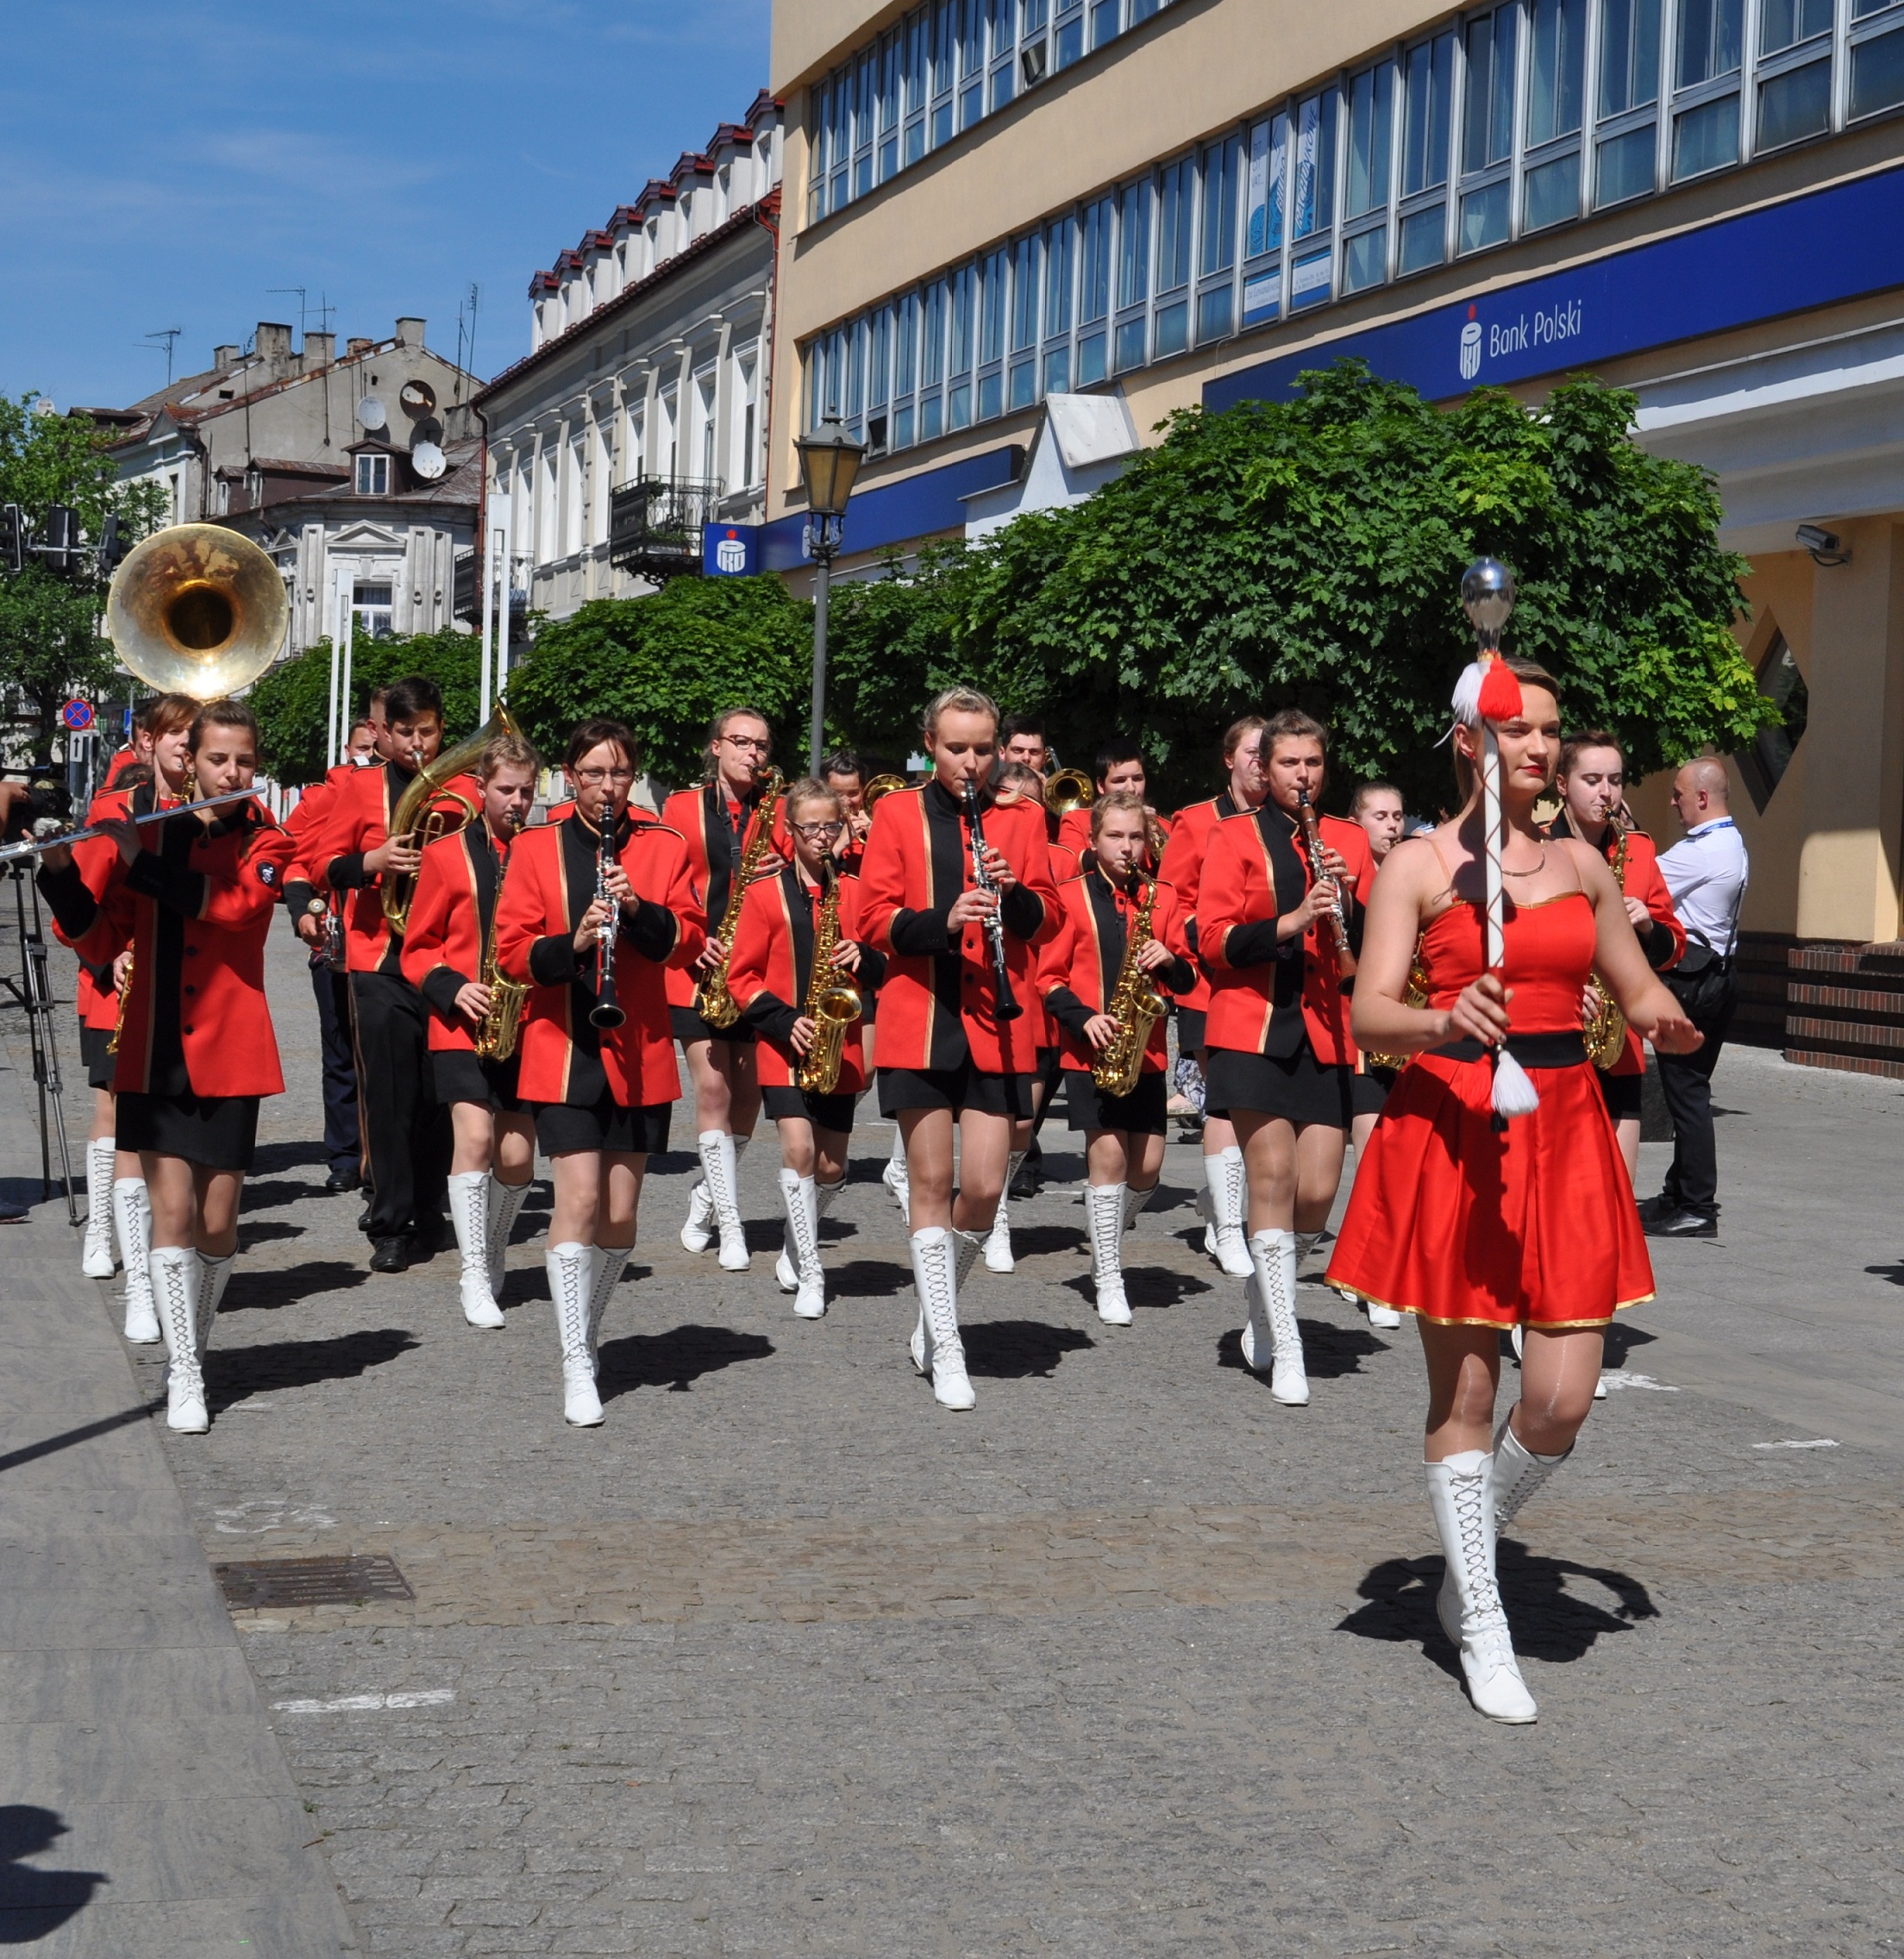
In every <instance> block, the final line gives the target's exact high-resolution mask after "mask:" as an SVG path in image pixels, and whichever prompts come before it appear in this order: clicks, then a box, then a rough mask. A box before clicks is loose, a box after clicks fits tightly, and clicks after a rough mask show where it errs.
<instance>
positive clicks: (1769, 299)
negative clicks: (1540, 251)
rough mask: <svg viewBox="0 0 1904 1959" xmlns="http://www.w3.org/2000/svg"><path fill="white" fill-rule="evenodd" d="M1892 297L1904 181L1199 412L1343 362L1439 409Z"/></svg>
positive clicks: (1469, 308) (1423, 321)
mask: <svg viewBox="0 0 1904 1959" xmlns="http://www.w3.org/2000/svg"><path fill="white" fill-rule="evenodd" d="M1895 285H1904V170H1888V171H1884V172H1881V173H1880V174H1878V175H1876V176H1874V177H1866V178H1860V179H1858V181H1857V182H1856V183H1852V184H1841V185H1837V186H1835V187H1834V188H1832V190H1829V191H1813V192H1812V193H1811V194H1810V195H1808V196H1807V197H1794V198H1792V199H1791V200H1790V201H1789V202H1788V203H1782V204H1774V205H1771V206H1769V207H1768V208H1767V209H1765V210H1756V211H1746V212H1744V213H1742V214H1741V215H1740V216H1737V217H1730V218H1724V219H1721V220H1720V221H1719V222H1718V223H1716V224H1708V225H1704V226H1701V227H1700V228H1699V229H1698V230H1696V231H1688V232H1682V233H1681V234H1680V235H1678V236H1676V237H1673V238H1662V239H1658V240H1656V241H1654V242H1652V243H1651V244H1648V245H1640V246H1636V247H1633V248H1632V249H1631V250H1629V251H1624V252H1614V253H1609V254H1608V256H1607V257H1606V258H1604V259H1598V260H1594V261H1593V262H1592V263H1591V264H1588V265H1582V266H1574V267H1573V268H1572V269H1570V270H1569V271H1567V272H1551V273H1547V274H1544V275H1543V276H1542V277H1541V278H1538V279H1529V280H1527V281H1525V283H1524V284H1522V285H1511V286H1504V287H1502V288H1500V290H1499V291H1494V292H1487V293H1483V294H1481V295H1479V296H1477V297H1475V298H1473V299H1457V300H1456V301H1454V302H1452V303H1451V304H1448V305H1445V306H1437V307H1436V308H1434V309H1433V310H1431V311H1429V312H1425V313H1419V314H1417V315H1415V316H1413V317H1412V319H1406V320H1396V321H1392V322H1389V323H1387V324H1386V325H1383V326H1379V327H1369V328H1365V329H1361V330H1359V331H1355V332H1350V333H1346V334H1343V335H1341V336H1340V337H1338V338H1337V339H1334V340H1330V341H1323V342H1322V343H1321V344H1320V345H1318V346H1314V347H1306V348H1305V349H1304V350H1303V351H1302V352H1301V353H1300V354H1283V355H1281V356H1280V357H1279V358H1277V359H1276V360H1266V361H1263V362H1262V363H1261V364H1259V365H1258V366H1254V367H1244V368H1241V369H1239V370H1238V371H1237V372H1235V373H1233V374H1225V375H1224V376H1223V377H1222V378H1221V379H1218V380H1215V381H1212V382H1210V383H1208V384H1207V385H1206V387H1205V388H1204V391H1203V402H1204V406H1205V407H1206V408H1210V409H1224V408H1230V407H1233V406H1234V405H1235V404H1237V402H1239V401H1281V400H1283V399H1286V398H1287V396H1288V395H1289V393H1290V392H1291V391H1292V390H1293V387H1294V385H1295V379H1296V376H1297V375H1298V374H1300V372H1303V370H1304V369H1305V368H1311V367H1326V366H1328V365H1329V363H1330V362H1331V361H1332V360H1337V359H1339V358H1341V357H1342V356H1343V355H1344V354H1355V355H1358V356H1359V357H1360V358H1361V359H1362V360H1366V361H1367V362H1368V365H1369V366H1370V367H1372V368H1373V369H1374V370H1375V372H1376V373H1377V374H1379V375H1381V378H1382V379H1384V380H1390V381H1406V382H1407V383H1409V384H1410V385H1412V386H1413V387H1415V388H1417V389H1419V391H1420V392H1421V393H1422V394H1424V395H1425V396H1426V397H1428V398H1429V399H1430V400H1431V401H1443V400H1446V399H1448V398H1449V397H1451V396H1456V395H1461V394H1465V393H1466V392H1467V391H1468V390H1469V388H1473V387H1480V386H1483V385H1487V384H1489V383H1497V382H1508V381H1525V380H1531V379H1534V378H1535V377H1536V376H1538V375H1544V374H1559V373H1565V372H1570V371H1573V370H1575V369H1578V368H1583V367H1591V366H1594V363H1595V362H1597V361H1602V360H1612V359H1613V358H1614V356H1616V355H1618V354H1635V353H1638V352H1639V351H1641V350H1642V349H1644V348H1646V347H1663V346H1665V345H1667V344H1669V342H1671V341H1683V340H1692V339H1695V338H1697V337H1699V336H1700V335H1706V334H1715V333H1723V332H1725V330H1726V329H1729V328H1732V327H1740V326H1745V325H1749V324H1750V323H1751V322H1753V321H1756V320H1768V319H1772V318H1775V317H1776V316H1778V315H1780V314H1783V313H1795V312H1800V311H1802V310H1805V309H1807V308H1809V307H1814V306H1828V305H1831V304H1834V303H1835V302H1837V301H1839V300H1844V299H1851V298H1855V297H1857V296H1858V295H1860V294H1862V293H1867V292H1876V291H1882V290H1883V289H1884V288H1886V287H1888V286H1895Z"/></svg>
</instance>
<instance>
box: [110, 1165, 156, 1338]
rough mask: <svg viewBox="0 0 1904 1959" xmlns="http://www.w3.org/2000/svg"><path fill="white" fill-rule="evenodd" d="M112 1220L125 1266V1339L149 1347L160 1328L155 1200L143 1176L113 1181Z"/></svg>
mask: <svg viewBox="0 0 1904 1959" xmlns="http://www.w3.org/2000/svg"><path fill="white" fill-rule="evenodd" d="M112 1221H113V1224H114V1226H115V1228H116V1230H117V1232H118V1235H119V1261H120V1263H121V1264H122V1265H123V1266H124V1267H125V1268H126V1338H127V1339H128V1340H129V1341H131V1342H132V1343H133V1344H134V1345H135V1347H149V1346H151V1345H152V1344H153V1342H154V1341H156V1340H157V1339H158V1338H159V1337H160V1329H159V1315H158V1313H157V1311H156V1310H155V1309H154V1307H153V1298H152V1267H151V1262H150V1254H151V1246H152V1199H150V1197H148V1196H147V1192H146V1180H145V1179H144V1178H143V1177H121V1178H120V1179H119V1180H118V1181H117V1182H116V1184H114V1186H112Z"/></svg>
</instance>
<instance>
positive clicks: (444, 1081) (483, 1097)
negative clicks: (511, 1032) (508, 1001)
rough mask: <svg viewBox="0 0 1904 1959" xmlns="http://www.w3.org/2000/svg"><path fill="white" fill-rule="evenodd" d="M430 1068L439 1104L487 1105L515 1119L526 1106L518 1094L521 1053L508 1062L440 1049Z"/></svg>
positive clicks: (434, 1056)
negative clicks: (474, 1103) (473, 1103)
mask: <svg viewBox="0 0 1904 1959" xmlns="http://www.w3.org/2000/svg"><path fill="white" fill-rule="evenodd" d="M429 1065H430V1073H432V1074H433V1075H434V1076H435V1080H436V1099H437V1100H438V1101H439V1102H486V1103H488V1105H490V1107H491V1108H492V1109H495V1110H498V1111H501V1112H502V1113H503V1114H504V1115H505V1116H512V1115H514V1114H515V1113H516V1111H517V1110H519V1109H520V1108H521V1107H522V1105H523V1098H522V1097H521V1096H520V1095H518V1094H517V1092H516V1082H517V1077H518V1076H519V1075H520V1074H521V1073H522V1072H523V1057H522V1053H521V1050H520V1049H518V1050H517V1052H516V1053H515V1054H513V1055H510V1057H509V1059H508V1060H507V1061H485V1060H484V1059H483V1057H482V1056H481V1055H478V1054H473V1053H472V1052H471V1050H470V1049H468V1048H437V1049H436V1051H435V1053H434V1054H432V1055H430V1057H429Z"/></svg>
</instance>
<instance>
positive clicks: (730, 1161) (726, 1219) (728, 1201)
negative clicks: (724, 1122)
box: [684, 1130, 748, 1272]
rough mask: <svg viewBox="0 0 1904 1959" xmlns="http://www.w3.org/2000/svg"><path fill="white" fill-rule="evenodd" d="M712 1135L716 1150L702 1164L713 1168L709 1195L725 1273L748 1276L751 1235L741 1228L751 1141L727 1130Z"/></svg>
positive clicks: (707, 1152) (703, 1154) (706, 1152)
mask: <svg viewBox="0 0 1904 1959" xmlns="http://www.w3.org/2000/svg"><path fill="white" fill-rule="evenodd" d="M710 1134H711V1135H712V1136H714V1137H715V1143H714V1148H712V1149H711V1150H709V1149H706V1148H704V1149H703V1150H702V1152H701V1162H702V1164H703V1165H704V1166H706V1165H710V1164H711V1165H712V1166H713V1167H712V1168H711V1169H710V1170H709V1171H708V1176H707V1194H708V1196H709V1198H710V1199H711V1200H712V1202H713V1205H714V1228H715V1230H717V1232H718V1233H719V1234H720V1240H721V1249H720V1253H719V1257H720V1263H721V1270H722V1271H723V1272H745V1271H746V1270H747V1264H748V1260H747V1232H746V1230H745V1229H744V1228H743V1226H742V1224H741V1199H740V1187H741V1186H740V1161H741V1152H742V1150H743V1149H745V1148H747V1144H748V1138H747V1137H745V1136H730V1135H728V1133H727V1132H726V1130H712V1131H711V1132H710ZM703 1141H704V1142H705V1138H704V1139H703ZM684 1236H685V1234H684Z"/></svg>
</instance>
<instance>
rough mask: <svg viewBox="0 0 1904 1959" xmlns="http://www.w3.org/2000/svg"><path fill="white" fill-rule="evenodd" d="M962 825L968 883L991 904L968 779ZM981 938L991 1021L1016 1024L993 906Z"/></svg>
mask: <svg viewBox="0 0 1904 1959" xmlns="http://www.w3.org/2000/svg"><path fill="white" fill-rule="evenodd" d="M965 822H966V828H967V829H968V831H969V832H970V835H971V839H972V882H973V884H974V886H975V887H976V888H977V889H978V890H980V891H982V892H988V893H989V894H990V895H991V897H992V898H993V899H994V901H995V900H996V899H997V898H998V896H999V887H998V886H997V885H996V884H994V883H993V879H992V873H991V872H990V871H988V870H987V869H986V866H985V830H984V828H983V826H982V825H981V824H980V822H979V791H978V785H977V784H976V783H974V781H973V780H972V779H971V778H970V777H969V776H968V777H967V778H966V784H965ZM985 936H986V942H987V943H988V944H989V945H990V946H991V948H992V990H993V1005H992V1017H993V1019H994V1020H1016V1019H1017V1018H1018V1016H1019V1015H1020V1014H1021V1013H1023V1012H1024V1008H1023V1007H1022V1006H1020V1005H1018V995H1017V994H1016V993H1014V992H1012V991H1011V973H1010V971H1009V970H1008V969H1007V968H1006V966H1005V922H1004V921H1003V919H1001V918H1000V917H999V911H998V906H997V904H996V903H995V902H994V904H993V910H992V915H991V917H988V918H987V919H986V922H985Z"/></svg>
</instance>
